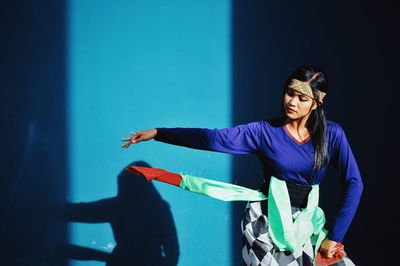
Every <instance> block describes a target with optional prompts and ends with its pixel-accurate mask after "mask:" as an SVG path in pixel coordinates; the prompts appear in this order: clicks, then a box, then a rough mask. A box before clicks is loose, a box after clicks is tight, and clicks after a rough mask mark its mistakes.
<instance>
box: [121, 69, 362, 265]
mask: <svg viewBox="0 0 400 266" xmlns="http://www.w3.org/2000/svg"><path fill="white" fill-rule="evenodd" d="M326 92H327V77H326V75H325V73H323V72H322V71H320V70H318V69H316V68H314V67H311V66H302V67H300V68H298V69H296V70H295V71H294V72H293V74H292V75H291V76H290V77H289V79H288V80H287V82H286V84H285V86H284V96H283V104H282V117H280V118H275V119H271V120H268V121H259V122H252V123H249V124H244V125H239V126H236V127H233V128H227V129H214V130H211V129H200V128H157V129H151V130H146V131H140V132H137V133H131V134H132V137H130V138H125V139H122V140H123V141H127V143H125V144H124V145H122V147H124V148H128V147H129V146H130V145H131V144H132V143H139V142H142V141H146V140H150V139H155V140H157V141H162V142H165V143H170V144H175V145H180V146H186V147H190V148H195V149H202V150H210V151H218V152H225V153H232V154H249V153H251V154H255V155H257V156H258V158H259V159H260V160H261V162H262V165H263V170H264V177H265V183H264V184H263V186H262V188H261V191H262V192H263V193H264V194H265V195H268V200H266V201H253V202H249V203H248V205H247V207H246V210H245V213H244V217H243V220H242V231H243V250H242V251H243V260H244V263H245V264H246V265H289V264H290V265H314V263H315V261H314V260H315V257H316V252H315V251H316V250H315V249H314V248H315V247H316V246H317V248H319V253H320V254H322V256H323V257H324V258H327V259H329V258H332V257H334V256H339V255H340V254H341V255H342V256H344V252H342V253H340V254H339V253H338V251H339V250H341V248H342V246H341V245H340V242H342V240H343V238H344V236H345V233H346V231H347V229H348V227H349V225H350V223H351V221H352V219H353V216H354V214H355V212H356V209H357V207H358V203H359V200H360V197H361V193H362V190H363V184H362V180H361V176H360V173H359V170H358V166H357V163H356V160H355V158H354V156H353V153H352V151H351V149H350V146H349V144H348V142H347V139H346V136H345V133H344V132H343V129H342V128H341V127H340V126H339V125H338V124H336V123H334V122H331V121H326V118H325V115H324V112H323V109H322V106H323V98H324V97H325V95H326ZM329 164H331V165H333V166H334V167H335V168H337V170H338V173H339V177H340V179H341V180H342V183H343V187H344V190H345V193H344V197H343V203H342V207H341V208H340V210H339V212H338V214H337V216H336V220H335V222H334V224H333V227H332V230H331V231H330V232H329V233H328V234H327V235H325V234H324V233H325V232H326V231H323V229H321V228H322V226H323V223H324V222H325V219H324V216H323V212H322V211H320V209H319V208H318V207H317V204H318V190H317V189H318V184H319V183H321V181H322V180H323V178H324V177H325V174H326V170H327V167H328V165H329ZM282 182H283V183H284V184H282ZM285 197H287V199H286V198H285ZM286 201H287V202H289V203H288V204H286V203H285V202H286ZM285 204H286V205H285ZM286 212H289V213H290V214H289V216H290V219H289V220H288V219H287V218H285V217H287V216H288V215H287V213H286ZM293 221H295V222H293ZM320 225H322V226H320ZM307 232H308V233H307ZM311 235H314V236H317V238H318V239H319V240H316V238H315V239H312V237H310V236H311ZM304 236H305V237H304ZM318 241H319V242H318ZM298 247H300V248H298ZM342 251H343V250H342ZM335 265H354V264H353V263H352V262H351V260H350V259H348V258H347V256H344V257H343V259H341V260H340V261H339V262H336V263H335Z"/></svg>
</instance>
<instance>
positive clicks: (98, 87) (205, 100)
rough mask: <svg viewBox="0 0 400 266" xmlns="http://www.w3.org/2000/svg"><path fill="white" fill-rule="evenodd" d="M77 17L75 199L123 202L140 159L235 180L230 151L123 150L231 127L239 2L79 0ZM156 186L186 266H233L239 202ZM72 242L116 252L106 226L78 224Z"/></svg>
mask: <svg viewBox="0 0 400 266" xmlns="http://www.w3.org/2000/svg"><path fill="white" fill-rule="evenodd" d="M68 14H69V17H68V20H67V21H68V23H67V30H68V53H69V56H68V60H69V61H68V62H67V65H68V71H67V76H68V78H67V80H68V93H69V95H68V114H69V118H68V127H69V158H68V159H69V169H70V184H69V192H68V196H69V197H68V201H70V202H90V201H96V200H100V199H104V198H110V197H114V196H115V195H116V193H117V176H118V174H119V173H120V172H121V170H122V169H123V168H124V167H126V166H127V165H128V164H129V163H131V162H133V161H138V160H142V161H145V162H147V163H149V164H150V165H151V166H153V167H159V168H165V169H168V170H171V171H176V172H182V173H186V174H191V175H197V176H202V177H206V178H212V179H216V180H221V181H227V182H230V171H231V165H230V164H231V160H230V156H229V155H225V154H219V153H212V152H205V151H196V150H190V149H187V148H181V147H176V146H171V145H166V144H163V143H158V142H155V141H149V142H147V143H143V144H140V145H136V146H133V147H132V146H131V148H129V149H128V150H125V149H122V148H120V145H121V144H122V143H121V141H120V139H121V138H123V137H128V136H129V132H130V131H138V130H144V129H150V128H154V127H178V126H184V127H208V128H215V127H220V128H221V127H229V126H231V114H230V108H231V84H230V82H231V76H230V53H231V51H230V45H231V43H230V41H231V40H230V32H231V30H230V14H231V11H230V2H229V1H217V2H215V1H209V0H208V1H196V2H193V1H190V2H189V1H183V0H182V1H168V2H166V1H119V2H118V3H116V2H115V1H78V0H70V1H69V4H68ZM132 178H135V177H134V176H132ZM154 185H155V188H156V189H157V191H158V192H159V193H160V195H161V197H162V198H163V200H165V201H166V202H168V203H169V206H170V209H171V213H172V216H173V221H174V223H175V227H176V230H177V237H178V243H179V249H180V256H179V263H178V265H230V263H231V252H230V249H231V239H230V238H231V220H230V219H231V218H230V217H231V216H230V204H229V203H225V202H220V201H217V200H213V199H209V198H206V197H203V196H200V195H195V194H192V193H189V192H186V191H181V190H179V189H178V188H175V187H172V186H169V185H165V184H160V183H157V182H154ZM141 203H142V204H146V199H145V198H143V200H142V201H141ZM149 211H150V210H149ZM132 212H135V210H134V209H132ZM236 228H237V230H240V227H239V225H238V226H237V227H236ZM144 230H151V228H144ZM70 243H72V244H74V245H77V246H81V247H88V248H93V249H97V250H101V251H105V252H111V250H112V249H113V247H114V246H115V240H114V238H113V234H112V231H111V227H110V225H109V224H107V223H77V222H74V223H70ZM70 265H73V266H78V265H79V266H80V265H82V266H84V265H104V263H103V262H98V261H80V260H71V262H70Z"/></svg>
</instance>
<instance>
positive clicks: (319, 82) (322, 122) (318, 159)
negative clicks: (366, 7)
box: [282, 66, 328, 170]
mask: <svg viewBox="0 0 400 266" xmlns="http://www.w3.org/2000/svg"><path fill="white" fill-rule="evenodd" d="M315 74H317V75H316V76H315V78H314V79H313V80H311V79H312V77H313V76H314V75H315ZM292 79H298V80H301V81H310V80H311V82H310V86H311V89H312V93H313V95H314V99H315V100H317V102H318V103H319V102H321V100H320V99H319V95H318V93H317V90H319V91H322V92H327V88H328V78H327V76H326V74H325V73H324V72H323V71H321V70H319V69H317V68H315V67H312V66H301V67H299V68H297V69H296V70H295V71H294V72H293V73H292V75H290V77H289V78H288V80H287V81H286V84H285V88H284V93H286V90H287V88H288V85H289V82H290V81H291V80H292ZM282 111H283V107H282ZM283 114H284V113H283ZM306 127H307V129H308V132H309V133H310V135H311V140H312V144H313V146H314V165H313V168H314V169H315V170H319V169H321V168H322V167H324V166H325V165H327V164H328V150H327V147H326V117H325V114H324V110H323V109H322V104H321V105H318V107H317V108H316V109H315V110H313V111H312V112H311V114H310V116H309V118H308V120H307V124H306Z"/></svg>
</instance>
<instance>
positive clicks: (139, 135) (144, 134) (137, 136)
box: [121, 129, 157, 148]
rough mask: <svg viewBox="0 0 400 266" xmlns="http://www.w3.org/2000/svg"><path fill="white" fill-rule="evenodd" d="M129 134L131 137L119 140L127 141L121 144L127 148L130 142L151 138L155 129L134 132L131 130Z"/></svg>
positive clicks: (154, 133)
mask: <svg viewBox="0 0 400 266" xmlns="http://www.w3.org/2000/svg"><path fill="white" fill-rule="evenodd" d="M131 135H132V137H130V138H125V139H121V141H127V142H126V143H125V144H123V145H121V147H122V148H129V146H131V144H132V143H139V142H142V141H146V140H150V139H153V138H154V137H155V136H156V135H157V129H150V130H144V131H139V132H136V133H133V132H131Z"/></svg>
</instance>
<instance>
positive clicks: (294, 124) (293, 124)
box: [284, 116, 310, 140]
mask: <svg viewBox="0 0 400 266" xmlns="http://www.w3.org/2000/svg"><path fill="white" fill-rule="evenodd" d="M307 120H308V116H307V117H303V118H300V119H295V120H294V119H289V118H287V117H286V118H285V119H284V125H285V127H286V129H287V130H289V132H290V133H291V134H292V135H294V136H297V137H298V138H299V139H300V140H302V139H304V138H307V137H308V136H309V135H310V134H309V131H308V129H307Z"/></svg>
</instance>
